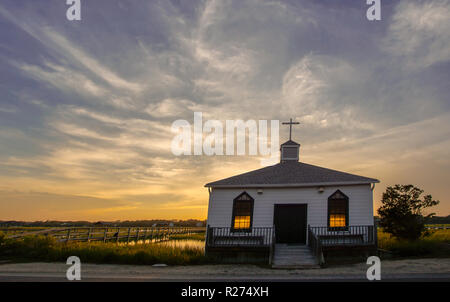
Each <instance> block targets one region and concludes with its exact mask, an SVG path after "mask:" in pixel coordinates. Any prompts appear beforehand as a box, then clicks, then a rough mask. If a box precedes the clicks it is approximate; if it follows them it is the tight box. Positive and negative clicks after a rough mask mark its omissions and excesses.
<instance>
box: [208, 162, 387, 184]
mask: <svg viewBox="0 0 450 302" xmlns="http://www.w3.org/2000/svg"><path fill="white" fill-rule="evenodd" d="M378 182H379V180H378V179H374V178H369V177H364V176H359V175H355V174H350V173H346V172H340V171H336V170H331V169H327V168H322V167H319V166H314V165H310V164H306V163H302V162H297V161H288V162H282V163H278V164H276V165H273V166H268V167H264V168H261V169H257V170H254V171H250V172H247V173H243V174H239V175H236V176H232V177H228V178H225V179H221V180H218V181H214V182H210V183H207V184H206V185H205V187H213V188H220V187H223V188H231V187H246V188H248V187H307V186H325V185H357V184H371V183H378Z"/></svg>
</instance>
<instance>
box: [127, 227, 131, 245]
mask: <svg viewBox="0 0 450 302" xmlns="http://www.w3.org/2000/svg"><path fill="white" fill-rule="evenodd" d="M130 232H131V228H128V236H127V243H129V242H130Z"/></svg>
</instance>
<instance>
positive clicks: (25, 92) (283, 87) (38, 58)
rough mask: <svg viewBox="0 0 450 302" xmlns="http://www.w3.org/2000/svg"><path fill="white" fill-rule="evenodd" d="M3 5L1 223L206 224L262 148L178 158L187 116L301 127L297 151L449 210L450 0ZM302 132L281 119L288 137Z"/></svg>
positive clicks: (28, 0) (30, 1) (132, 0)
mask: <svg viewBox="0 0 450 302" xmlns="http://www.w3.org/2000/svg"><path fill="white" fill-rule="evenodd" d="M65 2H66V1H65V0H45V1H44V0H42V1H35V0H21V1H17V0H2V1H1V2H0V90H1V98H0V220H47V219H51V220H93V221H96V220H127V219H128V220H134V219H154V218H167V219H171V218H173V219H187V218H197V219H205V218H206V214H207V204H208V192H207V189H206V188H204V187H203V186H204V184H205V183H207V182H210V181H214V180H218V179H221V178H225V177H228V176H232V175H235V174H239V173H243V172H246V171H249V170H253V169H257V168H260V167H261V157H260V156H205V155H203V156H178V157H177V156H174V155H173V154H172V152H171V141H172V139H173V138H174V136H175V134H174V133H172V132H171V125H172V123H173V122H174V121H175V120H178V119H185V120H187V121H189V122H192V121H193V113H194V111H197V112H202V113H203V118H204V120H207V119H209V120H221V121H225V120H226V119H231V120H237V119H242V120H249V119H252V120H272V119H274V120H280V121H285V120H288V119H289V118H294V119H295V120H296V121H299V122H301V125H299V126H296V127H295V128H294V132H293V139H294V140H295V141H297V142H299V143H300V144H301V149H300V161H303V162H306V163H309V164H314V165H318V166H323V167H327V168H331V169H336V170H341V171H345V172H350V173H354V174H358V175H363V176H367V177H373V178H377V179H379V180H380V181H381V182H380V183H379V184H377V186H376V189H375V194H374V199H375V209H376V208H378V207H379V205H380V199H381V194H382V192H383V190H384V189H385V187H386V186H388V185H394V184H396V183H400V184H409V183H411V184H414V185H417V186H419V187H420V188H422V189H424V190H425V191H426V192H427V193H430V194H432V195H433V197H434V198H435V199H439V200H440V201H441V203H440V205H439V206H437V207H435V209H434V211H435V212H437V214H438V215H441V216H443V215H449V214H450V197H449V196H450V99H449V83H450V30H449V29H450V1H447V0H429V1H411V0H407V1H382V13H381V14H382V20H381V21H372V22H369V21H368V20H367V19H366V10H367V8H368V6H367V5H366V0H352V1H317V0H314V1H313V0H310V1H304V0H292V1H264V0H245V1H242V0H237V1H228V0H216V1H214V0H211V1H179V0H178V1H177V0H172V1H170V0H161V1H147V0H128V1H126V0H120V1H118V0H117V1H115V0H114V1H113V0H95V1H92V0H89V1H86V0H85V1H83V0H82V1H81V3H82V8H81V9H82V12H81V17H82V20H81V21H72V22H71V21H68V20H67V19H66V10H67V8H68V6H67V5H66V4H65ZM287 137H288V128H286V127H280V142H283V141H284V140H286V138H287Z"/></svg>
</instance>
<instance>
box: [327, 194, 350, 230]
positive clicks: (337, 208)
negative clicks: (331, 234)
mask: <svg viewBox="0 0 450 302" xmlns="http://www.w3.org/2000/svg"><path fill="white" fill-rule="evenodd" d="M328 227H329V228H331V229H344V230H346V229H347V227H348V197H347V195H345V194H344V193H342V192H341V191H340V190H337V191H336V192H334V193H333V194H332V195H331V196H330V197H328Z"/></svg>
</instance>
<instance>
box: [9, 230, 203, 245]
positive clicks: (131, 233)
mask: <svg viewBox="0 0 450 302" xmlns="http://www.w3.org/2000/svg"><path fill="white" fill-rule="evenodd" d="M2 231H3V232H4V233H6V236H7V238H11V239H20V238H23V237H25V236H50V237H53V238H55V239H56V240H57V241H60V242H70V241H72V242H73V241H77V242H95V241H97V242H98V241H100V242H127V243H128V242H142V243H151V242H161V241H166V240H170V239H171V238H173V237H174V236H176V235H191V234H195V233H204V232H205V228H204V227H70V228H51V229H44V230H33V231H28V232H26V231H25V232H20V233H17V232H10V233H8V232H5V231H4V230H2Z"/></svg>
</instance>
